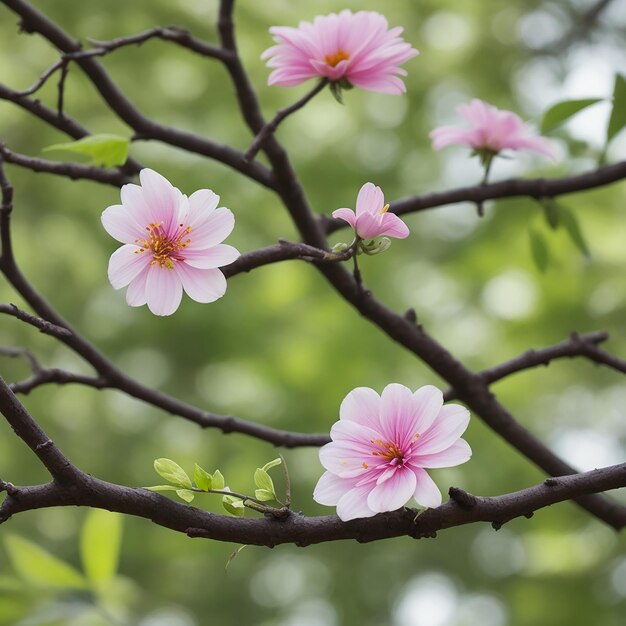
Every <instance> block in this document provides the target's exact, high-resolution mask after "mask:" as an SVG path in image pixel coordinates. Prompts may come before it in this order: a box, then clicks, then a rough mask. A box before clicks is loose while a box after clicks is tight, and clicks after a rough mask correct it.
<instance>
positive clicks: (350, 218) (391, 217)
mask: <svg viewBox="0 0 626 626" xmlns="http://www.w3.org/2000/svg"><path fill="white" fill-rule="evenodd" d="M388 210H389V205H388V204H385V196H384V194H383V192H382V190H381V188H380V187H377V186H376V185H374V183H365V184H364V185H363V187H361V190H360V191H359V195H358V196H357V199H356V213H355V212H354V211H353V210H352V209H337V210H336V211H333V217H336V218H338V219H340V220H345V221H346V222H348V224H350V226H352V228H354V230H355V231H356V234H357V235H358V236H359V237H360V238H361V239H372V238H373V237H379V236H381V235H387V236H388V237H395V238H396V239H404V238H405V237H408V236H409V228H408V226H407V225H406V224H405V223H404V222H403V221H402V220H401V219H400V218H399V217H398V216H397V215H395V214H394V213H388Z"/></svg>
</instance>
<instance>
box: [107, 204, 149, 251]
mask: <svg viewBox="0 0 626 626" xmlns="http://www.w3.org/2000/svg"><path fill="white" fill-rule="evenodd" d="M100 220H101V222H102V226H104V229H105V230H106V231H107V233H109V235H111V237H113V238H114V239H117V240H118V241H120V242H121V243H135V242H136V241H137V239H142V238H144V237H145V236H146V231H145V230H144V228H143V227H142V226H141V225H140V224H139V223H138V222H137V221H136V220H135V218H134V217H133V215H132V213H131V212H130V211H129V210H128V209H127V208H126V207H125V206H123V205H121V204H114V205H112V206H110V207H107V208H106V209H105V210H104V212H103V213H102V215H101V217H100Z"/></svg>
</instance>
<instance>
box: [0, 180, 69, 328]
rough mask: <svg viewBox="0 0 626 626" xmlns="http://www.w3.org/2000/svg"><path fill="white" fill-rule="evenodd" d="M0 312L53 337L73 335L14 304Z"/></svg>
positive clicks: (3, 305)
mask: <svg viewBox="0 0 626 626" xmlns="http://www.w3.org/2000/svg"><path fill="white" fill-rule="evenodd" d="M0 174H1V171H0ZM0 313H4V314H6V315H12V316H13V317H16V318H17V319H18V320H21V321H22V322H26V323H27V324H30V325H31V326H34V327H35V328H38V329H39V331H40V332H42V333H44V334H46V335H52V336H53V337H57V338H59V339H60V338H62V337H71V335H72V331H71V330H69V329H68V328H64V327H63V326H57V325H56V324H51V323H50V322H48V321H46V320H44V319H41V318H40V317H37V316H35V315H31V314H30V313H27V312H26V311H22V310H21V309H18V308H17V307H16V306H15V305H14V304H0Z"/></svg>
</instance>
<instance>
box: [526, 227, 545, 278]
mask: <svg viewBox="0 0 626 626" xmlns="http://www.w3.org/2000/svg"><path fill="white" fill-rule="evenodd" d="M528 235H529V237H530V253H531V254H532V257H533V261H534V262H535V265H536V266H537V268H538V269H539V271H540V272H545V271H546V270H547V269H548V262H549V260H550V258H549V255H548V244H547V243H546V240H545V238H544V236H543V235H542V234H540V233H538V232H536V231H534V230H529V231H528Z"/></svg>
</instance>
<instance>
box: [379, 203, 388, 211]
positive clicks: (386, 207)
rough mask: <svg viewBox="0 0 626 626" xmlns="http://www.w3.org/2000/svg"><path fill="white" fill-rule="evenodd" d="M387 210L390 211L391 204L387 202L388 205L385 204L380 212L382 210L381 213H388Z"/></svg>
mask: <svg viewBox="0 0 626 626" xmlns="http://www.w3.org/2000/svg"><path fill="white" fill-rule="evenodd" d="M387 211H389V205H388V204H386V205H385V206H384V207H383V208H382V209H381V210H380V212H381V213H387Z"/></svg>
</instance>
